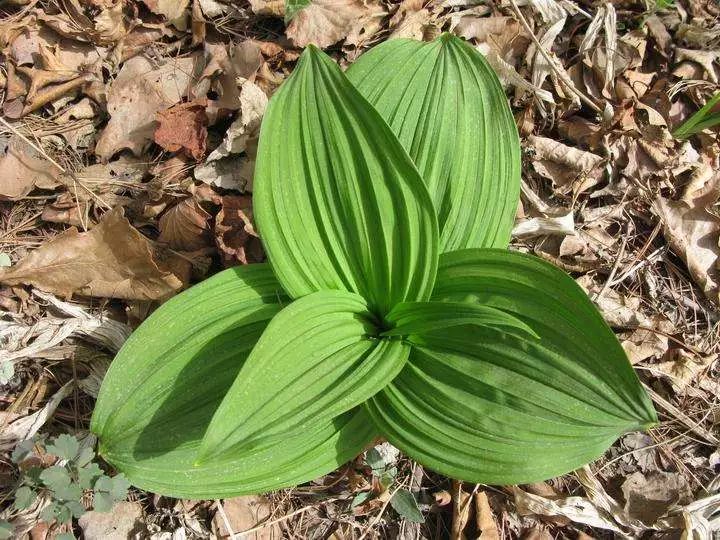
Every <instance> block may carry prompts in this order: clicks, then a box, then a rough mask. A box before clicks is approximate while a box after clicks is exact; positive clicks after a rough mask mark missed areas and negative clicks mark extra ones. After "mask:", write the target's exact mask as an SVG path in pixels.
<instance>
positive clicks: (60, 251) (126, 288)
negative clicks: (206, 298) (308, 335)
mask: <svg viewBox="0 0 720 540" xmlns="http://www.w3.org/2000/svg"><path fill="white" fill-rule="evenodd" d="M0 283H5V284H8V285H19V284H25V285H33V286H34V287H37V288H39V289H42V290H44V291H48V292H52V293H54V294H58V295H60V296H65V297H68V296H70V295H72V294H80V295H84V296H98V297H104V298H123V299H126V300H158V299H163V298H166V297H168V296H170V295H172V294H173V293H175V292H176V291H178V290H179V289H180V288H181V287H182V285H183V282H182V281H181V280H180V279H179V278H178V277H177V276H176V275H174V274H173V273H172V272H170V271H168V270H165V269H164V268H163V267H161V265H160V264H159V262H157V261H156V260H155V258H154V251H153V249H152V246H151V244H150V242H149V241H148V240H147V238H145V237H144V236H143V235H142V234H140V233H139V232H138V231H137V230H136V229H135V228H134V227H133V226H132V225H130V222H128V220H127V219H125V217H124V216H123V212H122V209H120V208H116V209H115V210H113V211H111V212H109V213H107V214H106V215H105V216H104V217H103V219H102V221H101V222H100V223H99V224H98V225H96V226H95V227H93V228H92V229H91V230H90V231H89V232H85V233H80V232H78V230H77V229H76V228H74V227H72V228H70V229H68V230H66V231H64V232H63V233H61V234H59V235H58V236H56V237H55V238H53V239H52V240H50V241H48V242H46V243H44V244H43V245H42V246H41V247H39V248H38V249H36V250H35V251H32V252H30V254H29V255H27V256H26V257H25V258H24V259H22V260H21V261H20V262H18V263H17V264H15V265H14V266H12V267H10V268H4V269H0Z"/></svg>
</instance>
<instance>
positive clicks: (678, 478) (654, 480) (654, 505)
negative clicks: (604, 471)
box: [622, 471, 693, 526]
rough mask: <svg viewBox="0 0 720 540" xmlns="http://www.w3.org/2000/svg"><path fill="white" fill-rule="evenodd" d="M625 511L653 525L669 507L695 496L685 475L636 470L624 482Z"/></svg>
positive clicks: (678, 504)
mask: <svg viewBox="0 0 720 540" xmlns="http://www.w3.org/2000/svg"><path fill="white" fill-rule="evenodd" d="M622 492H623V496H624V497H625V512H626V513H627V515H628V516H629V517H630V518H631V519H636V520H639V521H641V522H642V523H644V524H646V525H648V526H651V525H652V524H654V523H655V522H656V521H657V520H658V518H660V517H662V516H664V515H665V514H666V513H667V511H668V510H670V508H672V507H674V506H680V505H684V504H687V503H689V502H690V501H692V500H693V498H692V491H691V490H690V486H689V485H688V483H687V480H685V478H684V477H683V476H682V475H680V474H678V473H670V472H661V471H656V472H652V473H650V474H648V475H647V476H645V475H643V474H642V473H641V472H636V473H634V474H632V475H631V476H629V477H628V478H627V479H626V480H625V482H624V483H623V485H622Z"/></svg>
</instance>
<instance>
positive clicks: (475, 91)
mask: <svg viewBox="0 0 720 540" xmlns="http://www.w3.org/2000/svg"><path fill="white" fill-rule="evenodd" d="M347 77H348V78H349V79H350V81H351V82H352V83H353V84H354V85H355V87H356V88H357V89H358V90H359V91H360V93H361V94H362V95H363V96H365V97H366V98H367V99H368V101H369V102H370V103H371V104H372V105H373V106H374V107H375V109H376V110H377V111H378V112H379V113H380V114H381V115H382V117H383V118H384V119H385V120H386V121H387V123H388V124H389V125H390V127H391V128H392V130H393V131H394V132H395V134H396V135H397V137H398V139H399V140H400V142H401V143H402V145H403V146H404V147H405V149H406V150H407V151H408V153H409V154H410V157H411V158H412V159H413V161H414V162H415V164H416V165H417V168H418V170H419V171H420V174H421V175H422V177H423V178H424V179H425V182H426V184H427V186H428V189H429V191H430V194H431V196H432V199H433V203H434V204H435V208H436V209H437V213H438V223H439V227H440V251H441V252H446V251H453V250H457V249H464V248H471V247H499V248H505V247H507V245H508V242H509V240H510V231H511V230H512V226H513V221H514V218H515V211H516V209H517V203H518V197H519V195H520V141H519V137H518V133H517V128H516V127H515V122H514V119H513V116H512V113H511V111H510V106H509V105H508V101H507V98H506V96H505V92H504V91H503V89H502V87H501V86H500V82H499V81H498V78H497V76H496V75H495V72H494V71H493V70H492V68H491V67H490V65H489V64H488V63H487V61H486V60H485V59H484V58H483V56H482V55H481V54H480V53H479V52H478V51H476V50H474V49H473V48H472V47H471V46H470V45H468V44H467V43H465V42H464V41H463V40H462V39H460V38H458V37H454V36H451V35H450V34H443V35H442V36H440V37H438V38H437V39H436V40H435V41H433V42H431V43H423V42H420V41H414V40H410V39H391V40H389V41H386V42H384V43H382V44H380V45H378V46H377V47H374V48H373V49H371V50H370V51H368V52H367V53H365V54H363V55H362V56H361V57H360V58H359V59H358V60H357V61H356V62H355V63H354V64H352V65H351V66H350V67H349V68H348V70H347Z"/></svg>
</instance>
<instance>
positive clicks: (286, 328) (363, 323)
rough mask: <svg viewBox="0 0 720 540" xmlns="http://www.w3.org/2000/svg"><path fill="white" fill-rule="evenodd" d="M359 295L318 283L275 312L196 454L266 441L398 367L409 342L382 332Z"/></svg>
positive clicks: (372, 388)
mask: <svg viewBox="0 0 720 540" xmlns="http://www.w3.org/2000/svg"><path fill="white" fill-rule="evenodd" d="M377 334H378V331H377V328H376V326H375V324H374V321H373V317H372V315H371V314H370V313H369V312H368V306H367V303H366V302H365V301H364V300H363V299H362V298H361V297H360V296H358V295H356V294H353V293H348V292H344V291H321V292H317V293H313V294H310V295H308V296H305V297H303V298H301V299H300V300H296V301H295V302H293V303H292V304H290V305H289V306H288V307H286V308H285V309H284V310H283V311H281V312H280V313H279V314H278V315H277V316H275V318H274V319H273V320H272V322H271V323H270V325H269V326H268V327H267V330H265V332H264V333H263V335H262V336H261V337H260V340H259V341H258V343H257V345H256V346H255V348H254V349H253V351H252V353H250V356H249V357H248V359H247V361H246V362H245V365H244V366H243V368H242V369H241V370H240V373H239V374H238V376H237V378H236V380H235V383H234V384H233V386H232V387H231V388H230V390H229V391H228V393H227V395H226V396H225V399H224V401H223V403H222V405H220V407H219V408H218V410H217V412H216V413H215V416H214V417H213V420H212V422H211V423H210V426H209V427H208V430H207V433H206V434H205V439H204V441H203V450H202V452H201V456H200V459H201V460H202V461H207V460H211V459H213V458H214V457H216V456H218V455H222V454H226V453H228V452H230V453H234V452H237V451H240V450H243V449H245V448H248V447H249V446H255V445H257V444H260V443H263V444H270V443H272V442H273V441H276V440H281V439H283V438H287V437H288V434H289V433H295V432H298V431H304V430H305V429H306V424H308V423H316V422H318V421H319V420H321V419H326V420H329V419H331V418H333V417H335V416H337V415H339V414H341V413H343V412H345V411H348V410H350V409H351V408H353V407H355V406H357V405H360V404H361V403H362V402H364V401H365V400H366V399H368V398H369V397H371V396H372V395H373V394H375V393H376V392H378V391H379V390H381V389H382V388H383V387H384V386H385V385H386V384H387V383H388V382H390V381H391V380H392V379H393V378H394V377H395V376H396V375H397V374H398V373H399V372H400V370H401V369H402V366H403V365H404V363H405V360H406V359H407V356H408V354H409V346H408V345H407V344H405V343H402V342H399V341H396V340H394V341H390V340H381V339H379V338H378V335H377Z"/></svg>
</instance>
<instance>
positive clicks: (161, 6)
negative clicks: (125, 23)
mask: <svg viewBox="0 0 720 540" xmlns="http://www.w3.org/2000/svg"><path fill="white" fill-rule="evenodd" d="M142 1H143V3H144V4H145V5H146V6H147V7H148V8H149V9H150V11H152V12H153V13H156V14H158V15H162V16H164V17H165V18H166V19H168V20H169V21H174V20H175V19H178V18H180V17H182V16H183V15H184V14H185V10H186V9H187V8H188V5H189V4H190V0H142Z"/></svg>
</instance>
